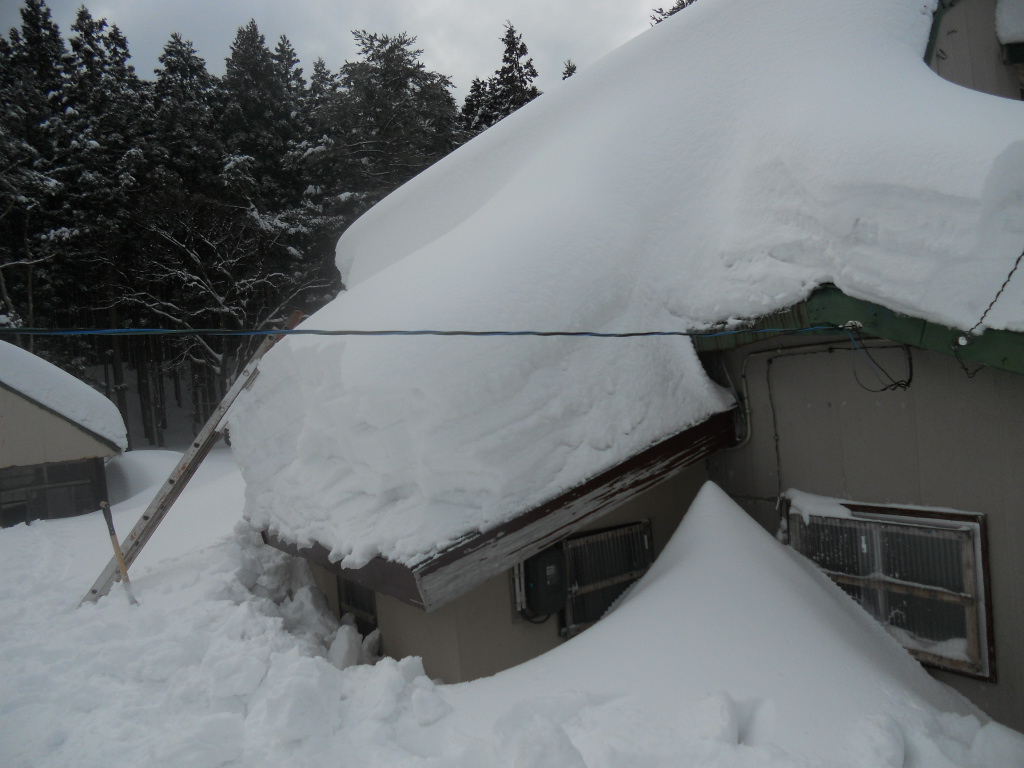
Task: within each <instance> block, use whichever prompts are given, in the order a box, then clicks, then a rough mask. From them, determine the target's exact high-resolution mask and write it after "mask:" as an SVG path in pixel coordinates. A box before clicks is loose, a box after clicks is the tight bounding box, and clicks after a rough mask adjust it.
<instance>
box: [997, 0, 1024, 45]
mask: <svg viewBox="0 0 1024 768" xmlns="http://www.w3.org/2000/svg"><path fill="white" fill-rule="evenodd" d="M996 35H997V36H998V37H999V42H1000V43H1002V44H1003V45H1011V44H1013V43H1024V0H996Z"/></svg>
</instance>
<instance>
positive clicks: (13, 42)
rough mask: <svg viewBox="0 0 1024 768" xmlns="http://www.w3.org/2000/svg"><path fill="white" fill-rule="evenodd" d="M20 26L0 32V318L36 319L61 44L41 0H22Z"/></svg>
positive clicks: (46, 240) (50, 221)
mask: <svg viewBox="0 0 1024 768" xmlns="http://www.w3.org/2000/svg"><path fill="white" fill-rule="evenodd" d="M21 19H22V24H21V29H20V31H19V30H18V29H11V30H10V40H9V41H8V40H6V39H3V38H0V315H2V319H0V324H20V323H27V324H28V325H35V324H37V322H38V320H39V318H38V317H37V312H36V309H37V305H39V304H41V303H45V295H46V294H47V292H48V286H47V285H46V283H45V281H40V280H39V279H38V278H39V270H40V269H42V268H43V266H44V265H45V264H46V262H48V261H49V260H50V259H51V258H52V256H53V252H54V250H53V242H52V238H51V237H50V233H51V232H52V229H53V225H54V221H55V219H54V217H53V215H52V210H53V208H54V207H55V205H56V204H57V203H56V200H55V198H56V197H57V196H58V195H59V193H60V191H61V185H60V184H59V182H57V181H56V179H55V178H54V177H53V168H54V149H53V144H52V141H51V137H50V135H49V133H48V131H47V130H46V126H47V124H48V123H49V121H50V119H51V117H53V116H54V115H55V114H56V99H55V98H54V97H55V94H56V93H57V92H58V91H59V89H60V88H61V85H62V79H63V74H62V71H63V70H62V67H63V59H64V56H65V54H66V52H67V47H66V46H65V44H64V40H63V38H62V37H61V34H60V30H59V29H58V27H57V25H56V24H55V23H54V22H53V20H52V17H51V15H50V10H49V8H47V6H46V4H45V3H44V2H42V0H26V3H25V5H24V6H23V7H22V9H21ZM30 343H31V340H30Z"/></svg>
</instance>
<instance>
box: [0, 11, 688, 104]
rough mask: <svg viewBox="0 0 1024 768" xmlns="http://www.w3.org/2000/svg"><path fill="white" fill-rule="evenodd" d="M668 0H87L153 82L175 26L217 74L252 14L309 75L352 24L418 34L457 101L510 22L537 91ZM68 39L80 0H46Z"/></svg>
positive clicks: (340, 50)
mask: <svg viewBox="0 0 1024 768" xmlns="http://www.w3.org/2000/svg"><path fill="white" fill-rule="evenodd" d="M671 4H672V3H671V0H660V2H659V0H505V2H488V0H93V2H87V3H85V5H86V7H87V8H88V9H89V11H90V12H91V13H92V15H93V16H94V17H96V18H106V19H107V21H108V22H110V23H112V24H117V25H118V27H120V28H121V31H122V32H123V33H124V35H125V36H126V37H127V38H128V44H129V45H130V47H131V52H132V61H133V63H134V64H135V69H136V71H137V72H138V73H139V75H140V76H142V77H144V78H146V79H152V77H153V70H154V69H155V68H156V67H157V66H158V61H157V57H158V56H159V55H160V52H161V50H162V49H163V46H164V44H165V43H166V42H167V39H168V38H169V37H170V35H171V33H172V32H178V33H179V34H180V35H181V36H182V37H184V38H185V39H188V40H191V41H192V43H193V44H194V45H195V47H196V50H197V51H198V52H199V55H200V56H202V57H203V58H204V59H206V63H207V66H208V68H209V69H210V71H211V72H213V73H215V74H223V71H224V59H225V58H226V57H227V55H228V54H229V52H230V45H231V41H232V39H233V38H234V36H235V32H236V31H237V30H238V27H240V26H242V25H244V24H246V23H247V22H248V21H249V19H255V20H256V23H257V24H258V25H259V28H260V31H261V32H262V33H263V35H264V36H265V37H266V38H267V44H268V45H269V46H270V48H273V47H274V45H275V44H276V41H277V39H278V38H279V37H280V36H281V35H286V36H287V37H288V39H290V40H291V42H292V45H294V46H295V49H296V51H298V54H299V58H300V59H301V61H302V64H301V66H302V68H303V70H304V72H305V73H306V74H307V75H308V74H309V73H310V72H311V71H312V68H313V62H314V61H315V60H316V59H317V57H323V59H324V61H326V62H327V65H328V67H330V69H331V70H335V71H336V70H337V69H338V67H340V66H341V65H342V64H343V63H344V62H345V61H347V60H352V59H354V58H355V47H354V45H353V42H352V35H351V30H353V29H365V30H367V31H368V32H377V33H381V34H391V35H393V34H397V33H399V32H408V33H409V34H410V35H415V36H416V37H417V38H418V39H417V47H419V48H422V49H423V51H424V53H423V57H422V58H423V62H424V63H425V64H426V66H427V68H428V69H431V70H434V71H436V72H440V73H442V74H445V75H448V76H449V77H451V78H452V80H453V82H454V84H455V86H456V89H457V91H456V96H457V98H459V99H460V100H461V98H462V97H463V96H464V95H465V93H466V91H467V90H468V88H469V83H470V81H471V80H472V79H473V78H474V77H487V76H489V75H490V74H492V73H493V72H494V70H495V69H497V68H498V67H499V66H500V64H501V53H502V45H501V40H500V38H501V35H502V34H503V33H504V27H503V25H504V23H505V20H506V19H507V20H509V21H511V22H512V24H513V25H514V26H515V28H516V30H517V31H519V32H520V33H521V34H522V35H523V42H525V43H526V45H527V46H528V47H529V49H530V55H531V56H532V57H533V59H534V64H535V65H536V66H537V69H538V71H539V72H540V78H539V80H538V81H537V82H538V85H539V86H540V88H541V90H544V89H545V87H550V86H551V85H552V84H554V83H555V82H557V81H558V80H559V79H560V78H561V73H562V64H563V62H564V61H565V60H566V59H572V60H573V61H574V62H576V64H577V65H579V67H581V68H583V67H586V66H587V65H588V64H589V63H591V62H593V61H595V60H596V59H598V58H600V57H601V56H602V55H604V54H605V53H607V52H608V51H610V50H612V49H613V48H616V47H618V46H619V45H621V44H622V43H624V42H626V41H627V40H629V39H630V38H632V37H635V36H636V35H638V34H640V33H641V32H643V31H644V30H645V29H647V28H648V27H649V26H650V19H649V16H650V10H651V8H652V7H653V6H658V5H663V6H667V5H671ZM47 5H48V6H49V8H50V10H51V11H52V13H53V17H54V20H55V21H56V22H57V24H58V26H60V29H61V32H62V33H63V34H64V36H65V37H67V36H68V34H69V32H70V27H71V24H72V22H73V21H74V16H75V11H76V10H77V8H78V7H79V6H80V5H82V1H81V0H47ZM21 6H22V2H21V0H0V29H2V30H3V32H4V34H6V33H7V30H9V29H10V28H11V27H12V26H20V24H21V16H20V14H19V10H20V8H21Z"/></svg>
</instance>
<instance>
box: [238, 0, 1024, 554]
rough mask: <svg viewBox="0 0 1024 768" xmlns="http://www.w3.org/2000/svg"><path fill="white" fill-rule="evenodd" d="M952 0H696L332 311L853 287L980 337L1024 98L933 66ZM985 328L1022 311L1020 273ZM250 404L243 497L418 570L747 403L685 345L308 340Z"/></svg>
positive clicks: (420, 316)
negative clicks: (956, 80) (718, 382)
mask: <svg viewBox="0 0 1024 768" xmlns="http://www.w3.org/2000/svg"><path fill="white" fill-rule="evenodd" d="M933 6H934V3H927V2H923V3H910V2H898V3H894V2H891V0H860V1H858V2H855V3H852V2H847V0H780V1H779V2H775V3H745V2H737V1H736V0H701V2H700V3H697V4H695V5H693V6H692V7H690V8H688V9H687V10H686V12H685V13H680V14H677V15H676V16H673V17H672V18H671V19H669V20H668V21H666V22H665V23H663V24H659V25H657V26H656V27H654V28H652V29H651V30H650V31H648V32H646V33H645V34H643V35H641V36H640V37H638V38H637V39H635V40H634V41H632V42H631V43H629V44H627V45H626V46H624V47H622V48H621V49H619V50H618V51H616V52H614V53H612V54H611V55H609V56H608V57H606V58H605V59H604V60H603V61H601V62H599V63H597V64H595V65H593V66H591V67H589V68H588V69H587V70H586V71H582V72H580V73H578V74H577V75H576V76H574V77H572V78H570V79H569V80H567V81H565V82H564V83H562V84H561V85H560V87H558V88H556V89H553V90H552V91H550V92H548V93H547V94H545V95H544V96H543V97H541V98H540V99H538V100H536V101H535V102H533V103H531V104H530V105H528V106H527V107H526V108H524V109H522V110H520V111H519V112H517V113H516V114H514V115H512V116H510V117H509V118H507V119H505V120H504V121H502V122H501V123H499V124H498V125H496V126H494V127H493V128H491V129H489V130H487V131H486V132H485V133H483V134H482V135H481V136H479V137H478V138H476V139H474V140H473V141H471V142H470V143H469V144H467V145H466V146H464V147H462V148H460V149H459V150H458V151H456V152H455V153H453V154H452V155H451V156H450V157H448V158H446V159H445V160H443V161H441V162H440V163H438V164H437V165H435V166H434V167H433V168H431V169H429V170H428V171H427V172H425V173H423V174H421V175H420V176H419V177H417V178H416V179H414V180H413V181H412V182H410V183H409V184H407V185H406V186H405V187H403V188H402V189H400V190H398V191H397V192H395V193H394V194H392V195H391V196H390V197H389V198H387V199H386V200H384V201H383V202H382V203H381V204H379V205H378V206H376V207H375V208H374V209H373V210H371V211H370V212H369V213H367V214H366V215H365V216H364V217H363V218H362V219H361V220H359V221H358V222H356V223H355V225H353V226H352V227H351V229H350V230H349V231H348V232H346V234H345V235H344V236H343V237H342V239H341V241H340V242H339V244H338V265H339V268H340V269H341V270H342V273H343V275H344V276H345V279H346V282H347V285H348V287H349V290H348V291H347V292H346V293H345V294H343V295H341V296H340V297H339V298H338V299H337V300H336V301H334V302H333V303H332V304H331V305H329V306H327V307H326V308H324V309H323V310H321V311H320V312H318V313H317V314H316V315H315V316H313V317H311V318H310V319H309V320H307V321H306V326H307V327H309V328H331V329H371V330H372V329H388V328H398V329H442V330H452V329H468V330H492V329H497V330H524V329H527V330H560V331H578V330H590V331H647V330H662V331H673V330H688V329H695V328H703V327H707V326H708V325H709V324H712V323H717V322H723V321H725V322H727V321H730V320H733V319H736V318H749V317H754V316H757V315H760V314H763V313H765V312H768V311H770V310H774V309H779V308H783V307H786V306H788V305H791V304H793V303H794V302H797V301H799V300H800V299H802V298H804V297H805V296H806V295H807V294H808V293H809V292H810V291H811V290H812V289H813V288H814V287H815V286H817V285H820V284H822V283H825V282H833V283H835V284H836V285H838V286H839V287H840V288H841V289H842V290H843V291H845V292H846V293H847V294H850V295H852V296H855V297H859V298H865V299H869V300H872V301H876V302H879V303H882V304H885V305H887V306H889V307H891V308H893V309H895V310H897V311H900V312H904V313H907V314H910V315H914V316H917V317H923V318H925V319H929V320H933V321H938V322H942V323H946V324H949V325H954V326H957V327H959V328H964V329H967V328H971V327H973V326H974V325H975V324H976V323H977V322H978V320H979V319H980V318H981V316H982V315H983V313H984V312H985V310H986V307H987V306H988V305H989V303H990V302H991V301H992V299H993V297H994V296H995V295H996V293H997V291H998V290H999V288H1000V286H1001V285H1002V284H1003V282H1004V280H1005V278H1006V276H1007V274H1008V273H1009V272H1010V270H1011V268H1012V266H1013V264H1014V260H1015V259H1016V257H1017V255H1018V254H1019V253H1020V249H1021V248H1022V246H1024V234H1022V233H1024V105H1021V104H1020V103H1016V102H1012V101H1009V100H1007V99H998V98H994V97H990V96H986V95H984V94H981V93H977V92H973V91H969V90H967V89H964V88H961V87H959V86H956V85H953V84H951V83H948V82H946V81H944V80H942V79H940V78H939V77H938V76H936V75H935V74H934V73H933V72H931V71H930V70H929V69H928V67H926V66H925V64H924V63H923V61H922V55H923V52H924V49H925V47H926V44H927V38H928V33H929V28H930V24H931V20H932V15H931V12H932V10H933ZM985 322H986V325H987V326H988V327H997V328H1008V329H1013V330H1024V276H1021V277H1019V278H1018V279H1017V280H1014V281H1011V282H1010V284H1009V285H1008V286H1007V288H1006V290H1005V291H1004V292H1003V294H1002V296H1001V298H1000V300H999V301H998V302H997V303H996V305H995V306H994V307H993V308H992V310H991V311H990V312H989V313H988V315H987V317H986V321H985ZM262 368H263V375H262V376H261V378H260V380H259V381H258V383H257V385H256V387H255V388H254V389H253V391H252V392H251V393H250V397H248V398H247V400H246V401H245V402H243V403H240V405H241V408H240V411H239V413H238V414H237V415H236V417H234V419H233V434H234V435H235V437H236V438H237V439H236V441H235V445H236V446H237V448H238V454H237V455H238V457H239V459H240V461H241V463H242V465H243V470H244V472H245V474H246V480H247V484H248V499H247V507H246V511H247V515H248V517H249V519H250V520H251V521H252V522H253V524H254V525H257V526H261V527H263V526H266V527H270V528H272V529H274V530H275V531H277V532H279V533H281V534H282V535H284V536H285V537H286V538H290V539H293V540H296V541H298V542H300V543H305V542H308V541H310V540H313V539H315V540H318V541H320V542H321V543H323V544H325V545H327V546H329V547H333V550H334V556H335V557H338V558H342V557H345V558H347V559H346V565H349V566H353V567H354V566H358V565H359V564H361V563H363V562H365V561H366V559H367V558H369V557H371V556H373V555H374V554H377V553H381V554H384V555H385V556H387V557H389V558H393V559H397V560H400V561H403V562H412V561H415V560H416V559H417V557H419V556H420V555H421V554H423V553H425V552H428V551H431V550H432V549H434V548H436V547H438V546H443V545H444V544H446V543H448V542H450V541H452V540H453V539H454V538H457V537H458V536H460V535H462V534H464V533H466V532H468V531H472V530H476V529H480V528H487V527H490V526H492V525H494V524H496V523H498V522H501V521H502V520H503V519H504V518H506V517H507V516H509V515H514V514H515V513H516V512H518V511H520V510H522V509H524V508H527V507H529V506H531V505H532V504H534V503H536V502H538V501H541V500H543V499H546V498H549V497H551V496H554V495H555V494H556V493H557V492H560V491H562V490H565V489H567V488H569V487H572V486H573V485H576V484H578V483H580V482H581V481H583V480H584V479H586V478H587V477H588V476H590V475H592V474H595V473H596V472H598V471H600V470H602V469H605V468H607V467H609V466H612V465H614V464H616V463H618V462H619V461H621V460H623V459H624V458H626V457H628V456H630V455H632V454H635V453H637V452H639V451H640V450H642V449H643V448H645V447H646V446H648V445H649V444H650V443H651V442H653V441H656V440H658V439H660V438H663V437H666V436H668V435H671V434H674V433H676V432H678V431H680V430H682V429H684V428H686V427H688V426H690V425H692V424H694V423H696V422H699V421H701V420H702V419H704V418H705V417H706V416H707V415H709V414H710V413H713V412H715V411H719V410H722V409H724V408H726V407H728V405H729V403H730V400H729V397H728V396H727V395H726V394H724V393H723V392H721V391H719V390H718V389H717V388H716V387H715V386H714V385H712V384H711V383H710V382H709V381H708V380H707V378H706V376H705V375H704V372H703V370H702V369H701V367H700V365H699V364H698V361H697V359H696V357H695V355H694V354H693V351H692V349H691V346H690V344H689V343H688V342H686V341H685V340H678V339H674V340H673V339H615V340H612V339H592V338H591V339H586V338H585V339H551V338H501V337H499V338H486V339H478V338H474V339H453V338H422V337H414V338H359V339H347V340H339V339H324V338H310V337H304V338H301V339H298V338H292V339H289V340H287V341H286V342H283V343H282V344H280V345H279V346H278V348H277V349H275V350H273V351H272V352H271V354H270V355H268V357H267V358H266V359H265V362H264V365H263V366H262Z"/></svg>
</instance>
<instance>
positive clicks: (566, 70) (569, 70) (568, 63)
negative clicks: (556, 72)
mask: <svg viewBox="0 0 1024 768" xmlns="http://www.w3.org/2000/svg"><path fill="white" fill-rule="evenodd" d="M575 74H576V62H575V61H573V60H572V59H566V60H565V66H564V67H563V68H562V79H563V80H568V79H569V78H570V77H572V76H573V75H575Z"/></svg>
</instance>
